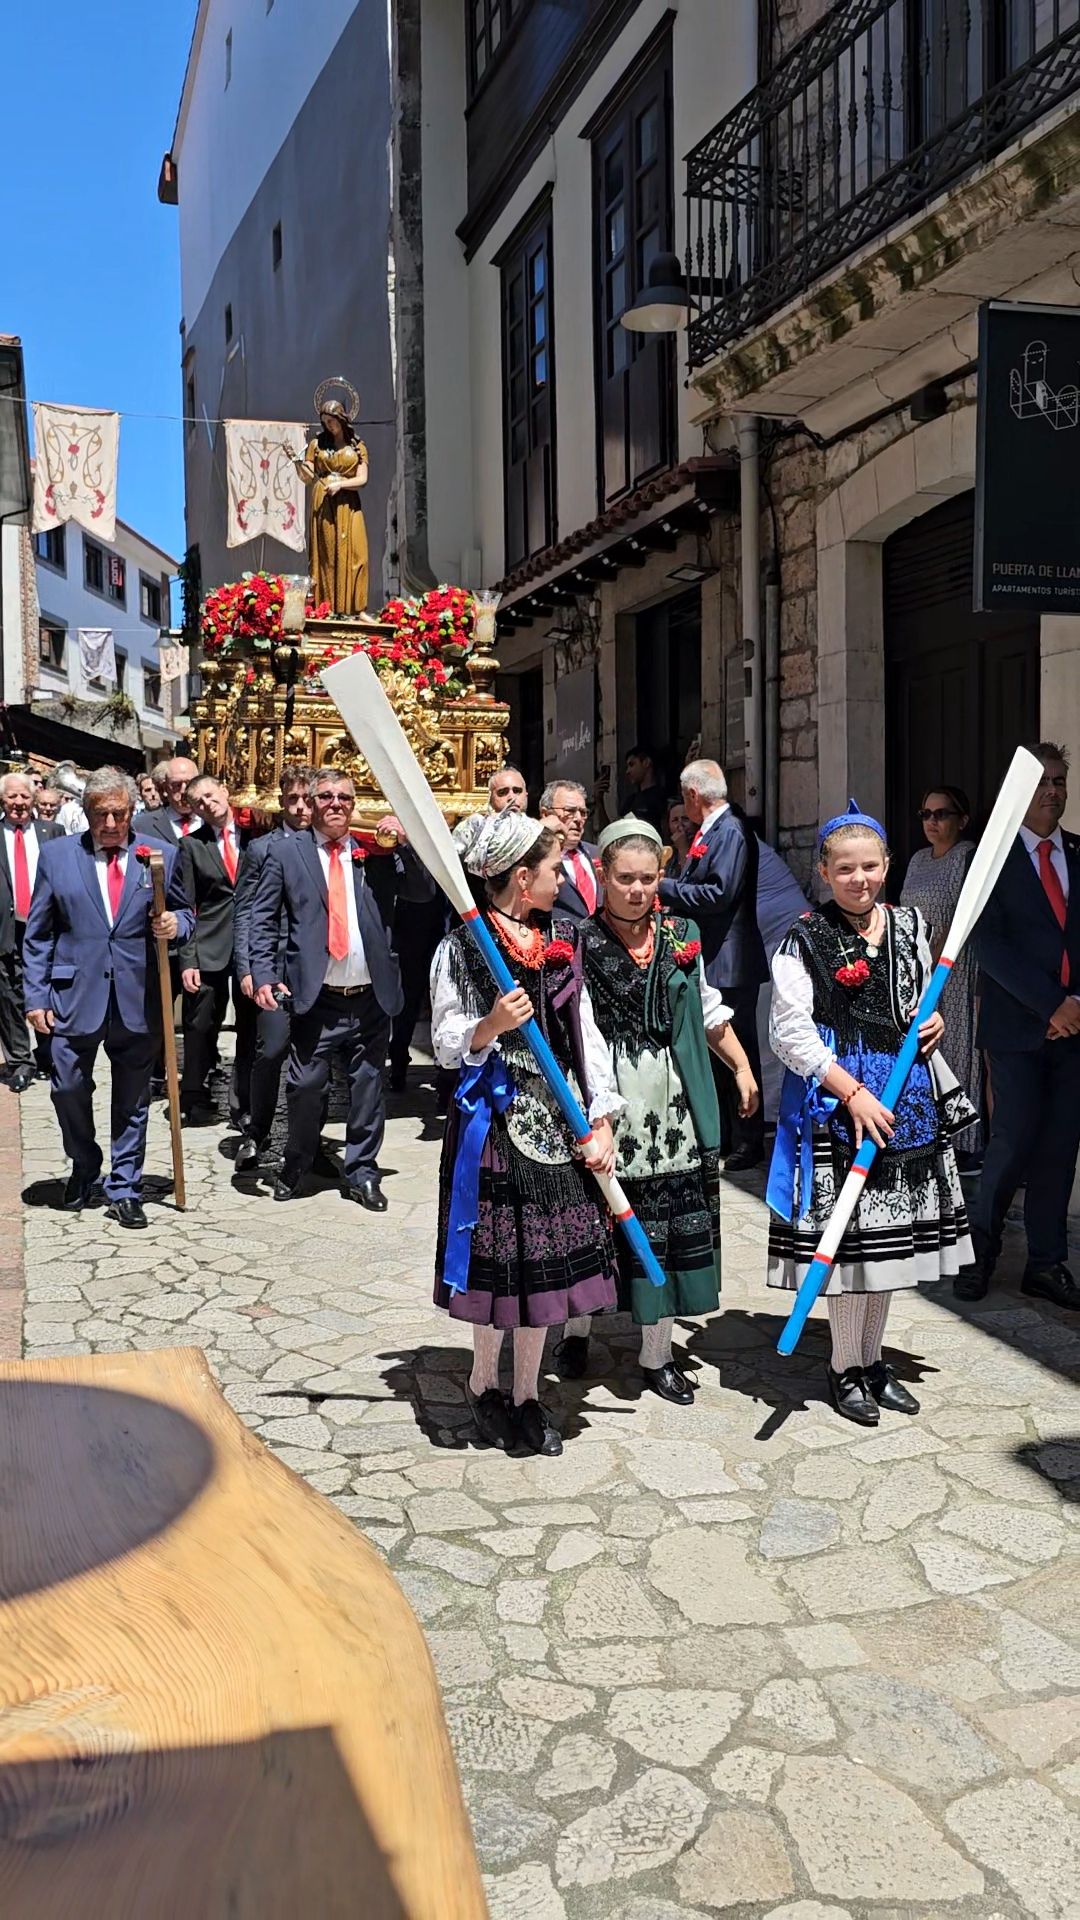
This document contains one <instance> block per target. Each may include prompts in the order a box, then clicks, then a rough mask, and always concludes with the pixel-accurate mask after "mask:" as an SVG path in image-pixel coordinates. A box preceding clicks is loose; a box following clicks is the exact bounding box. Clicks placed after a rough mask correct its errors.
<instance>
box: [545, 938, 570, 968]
mask: <svg viewBox="0 0 1080 1920" xmlns="http://www.w3.org/2000/svg"><path fill="white" fill-rule="evenodd" d="M573 957H574V949H573V947H572V946H571V945H570V942H569V940H549V941H548V943H547V946H546V947H545V948H544V965H545V966H548V967H567V966H569V964H570V962H571V960H572V959H573Z"/></svg>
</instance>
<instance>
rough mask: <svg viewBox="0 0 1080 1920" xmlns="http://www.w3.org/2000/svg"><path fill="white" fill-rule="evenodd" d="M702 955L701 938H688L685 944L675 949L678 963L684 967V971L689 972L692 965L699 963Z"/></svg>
mask: <svg viewBox="0 0 1080 1920" xmlns="http://www.w3.org/2000/svg"><path fill="white" fill-rule="evenodd" d="M700 955H701V941H700V940H687V941H686V942H685V944H684V945H683V946H681V947H677V948H676V949H675V961H676V964H677V965H678V966H680V967H681V968H682V970H683V972H684V973H689V972H690V969H691V967H695V966H696V965H697V963H698V959H699V958H700Z"/></svg>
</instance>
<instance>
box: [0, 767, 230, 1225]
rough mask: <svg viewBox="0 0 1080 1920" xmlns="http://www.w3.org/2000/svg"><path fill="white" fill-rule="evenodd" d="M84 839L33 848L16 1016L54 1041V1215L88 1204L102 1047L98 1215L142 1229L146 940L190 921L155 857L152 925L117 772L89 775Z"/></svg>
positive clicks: (155, 1040)
mask: <svg viewBox="0 0 1080 1920" xmlns="http://www.w3.org/2000/svg"><path fill="white" fill-rule="evenodd" d="M83 806H84V807H85V809H86V817H87V820H88V821H89V826H88V829H87V831H86V833H84V834H79V835H78V836H75V835H71V836H69V837H66V838H65V837H63V836H61V837H59V838H57V839H55V840H50V841H49V843H48V845H47V846H45V847H43V848H42V850H41V858H40V860H39V861H38V877H37V885H36V887H35V889H34V898H33V903H32V905H31V908H30V918H29V921H28V922H27V928H26V940H25V943H24V947H23V960H24V969H25V993H26V1017H27V1019H28V1020H29V1022H30V1025H31V1026H32V1027H33V1028H35V1030H36V1031H37V1032H38V1033H40V1034H48V1035H50V1036H51V1039H52V1098H53V1105H54V1107H55V1108H56V1117H57V1119H58V1120H59V1122H60V1132H61V1134H62V1135H63V1140H64V1151H65V1152H66V1154H67V1156H68V1158H69V1159H70V1161H71V1175H70V1178H69V1180H68V1183H67V1188H66V1190H65V1193H64V1206H65V1208H66V1209H67V1210H68V1211H69V1212H79V1211H81V1209H82V1208H83V1207H85V1206H87V1205H88V1204H89V1203H90V1201H91V1200H92V1198H93V1195H94V1189H95V1186H96V1184H97V1179H98V1175H99V1173H100V1172H101V1166H102V1154H101V1148H100V1147H99V1146H98V1143H97V1138H96V1135H95V1132H94V1113H93V1092H94V1062H95V1060H96V1059H97V1053H98V1048H99V1047H101V1046H104V1048H105V1052H106V1054H107V1055H108V1058H109V1063H110V1066H111V1068H112V1119H111V1126H110V1137H111V1142H112V1151H111V1166H110V1170H109V1175H108V1178H107V1180H106V1182H105V1195H106V1198H107V1200H108V1201H109V1203H110V1204H109V1208H108V1215H109V1218H110V1219H111V1220H115V1221H117V1222H118V1224H119V1225H120V1226H122V1227H145V1226H146V1215H145V1213H144V1212H143V1208H142V1168H143V1159H144V1157H145V1154H146V1124H147V1118H148V1115H149V1112H150V1073H151V1069H152V1067H153V1063H154V1058H155V1055H156V1053H157V1049H158V1046H159V1044H160V1034H161V1003H160V999H159V991H158V977H157V967H156V965H155V961H154V946H153V942H154V936H155V935H156V934H163V935H164V936H165V938H166V939H168V940H173V939H175V938H176V937H177V936H178V935H179V936H180V937H186V936H187V935H188V934H189V933H190V931H191V926H192V921H193V917H194V916H193V915H192V912H191V909H190V908H189V906H188V905H187V902H186V900H185V897H184V891H183V887H182V885H181V880H180V863H179V858H178V856H177V854H176V853H175V852H174V851H173V850H172V849H171V848H164V849H163V855H164V860H165V911H164V912H163V913H162V914H161V915H160V916H155V915H154V914H153V913H152V911H151V909H152V906H153V893H152V891H151V887H150V877H149V873H148V872H147V871H146V870H145V869H144V867H143V865H142V863H141V862H140V861H139V860H138V858H137V857H136V854H135V851H134V838H133V835H132V832H131V819H132V814H133V811H134V807H135V788H134V785H133V783H132V781H130V780H129V779H128V777H127V775H126V774H123V773H120V772H119V771H118V770H117V768H116V767H100V768H99V769H98V771H97V772H96V773H92V774H91V775H90V778H89V780H88V781H87V783H86V792H85V793H84V795H83Z"/></svg>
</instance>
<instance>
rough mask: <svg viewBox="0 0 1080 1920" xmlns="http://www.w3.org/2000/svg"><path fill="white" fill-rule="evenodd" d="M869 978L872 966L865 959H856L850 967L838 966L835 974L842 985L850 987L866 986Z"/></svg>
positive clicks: (834, 976)
mask: <svg viewBox="0 0 1080 1920" xmlns="http://www.w3.org/2000/svg"><path fill="white" fill-rule="evenodd" d="M869 978H870V968H869V967H868V966H867V964H866V961H865V960H854V961H853V962H852V964H851V965H850V966H849V967H837V969H836V972H835V973H834V974H833V979H834V980H836V981H837V982H838V983H839V985H840V986H842V987H848V988H855V987H864V986H865V985H866V982H867V981H868V980H869Z"/></svg>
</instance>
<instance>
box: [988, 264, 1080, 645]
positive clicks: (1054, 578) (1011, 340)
mask: <svg viewBox="0 0 1080 1920" xmlns="http://www.w3.org/2000/svg"><path fill="white" fill-rule="evenodd" d="M976 471H977V477H976V484H975V607H976V610H977V611H979V612H986V613H992V612H994V611H996V610H997V609H999V608H1002V609H1003V608H1006V607H1026V608H1027V610H1028V612H1029V613H1080V309H1077V308H1075V307H1037V306H1030V305H1024V304H1020V303H1017V304H1013V303H1011V302H1008V301H1002V300H990V301H988V302H987V303H986V304H985V305H984V306H983V307H981V308H980V309H979V411H978V454H977V470H976Z"/></svg>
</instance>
